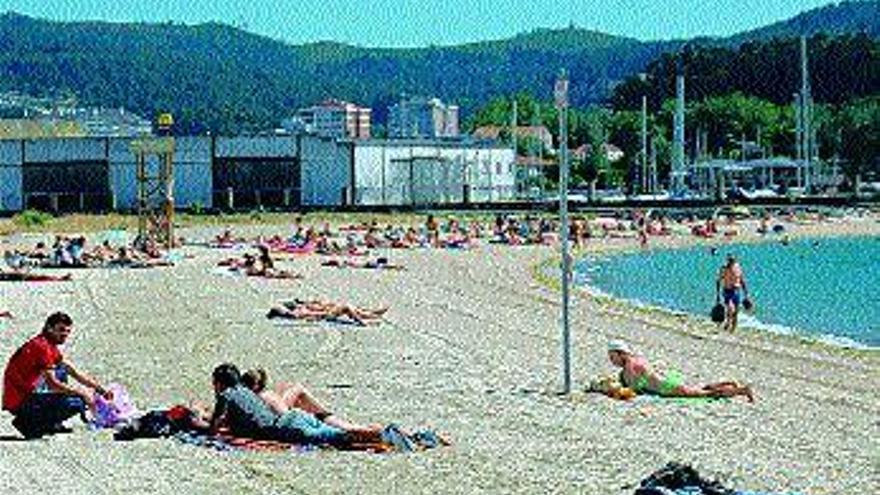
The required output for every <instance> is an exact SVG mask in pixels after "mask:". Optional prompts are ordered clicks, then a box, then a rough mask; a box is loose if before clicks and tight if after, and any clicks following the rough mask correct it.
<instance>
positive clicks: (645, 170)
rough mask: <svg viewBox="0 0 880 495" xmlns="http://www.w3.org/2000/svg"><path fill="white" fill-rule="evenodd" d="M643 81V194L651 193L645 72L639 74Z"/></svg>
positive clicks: (646, 78)
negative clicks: (649, 186)
mask: <svg viewBox="0 0 880 495" xmlns="http://www.w3.org/2000/svg"><path fill="white" fill-rule="evenodd" d="M639 78H640V79H641V80H642V135H641V138H642V139H641V140H642V153H641V159H642V164H641V165H642V174H641V175H642V193H645V192H649V189H648V95H647V93H646V92H645V86H646V81H647V80H648V75H647V74H645V73H644V72H643V73H641V74H639Z"/></svg>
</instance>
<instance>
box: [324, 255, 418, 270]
mask: <svg viewBox="0 0 880 495" xmlns="http://www.w3.org/2000/svg"><path fill="white" fill-rule="evenodd" d="M321 266H334V267H337V268H367V269H371V270H406V267H404V266H403V265H395V264H393V263H389V262H388V258H383V257H380V258H376V259H375V260H365V261H354V260H338V259H330V260H326V261H324V262H322V263H321Z"/></svg>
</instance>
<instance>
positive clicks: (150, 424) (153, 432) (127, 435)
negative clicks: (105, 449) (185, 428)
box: [113, 411, 179, 440]
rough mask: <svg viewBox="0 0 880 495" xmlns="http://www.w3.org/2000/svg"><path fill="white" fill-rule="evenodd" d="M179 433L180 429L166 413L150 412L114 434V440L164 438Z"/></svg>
mask: <svg viewBox="0 0 880 495" xmlns="http://www.w3.org/2000/svg"><path fill="white" fill-rule="evenodd" d="M177 431H179V428H177V427H176V425H175V424H174V423H173V422H172V421H171V420H170V419H169V418H168V414H167V412H166V411H150V412H148V413H147V414H144V415H143V416H141V417H139V418H136V419H133V420H132V421H131V422H130V423H128V424H127V425H125V426H123V427H122V428H121V429H119V430H118V431H117V432H116V433H114V434H113V439H114V440H134V439H136V438H162V437H170V436H171V435H173V434H175V433H177Z"/></svg>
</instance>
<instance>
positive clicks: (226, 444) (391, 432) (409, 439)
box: [172, 424, 446, 454]
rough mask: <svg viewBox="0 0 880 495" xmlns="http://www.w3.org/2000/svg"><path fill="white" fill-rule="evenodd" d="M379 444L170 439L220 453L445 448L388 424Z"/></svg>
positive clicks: (434, 438) (194, 434) (428, 436)
mask: <svg viewBox="0 0 880 495" xmlns="http://www.w3.org/2000/svg"><path fill="white" fill-rule="evenodd" d="M381 435H382V441H383V444H381V445H380V444H375V445H374V444H368V445H358V444H354V445H350V446H342V447H335V446H331V445H313V444H294V443H287V442H279V441H276V440H258V439H253V438H245V437H236V436H232V435H229V434H228V433H220V434H217V435H210V434H208V433H205V432H199V431H186V430H184V431H179V432H177V433H175V434H174V435H172V436H173V438H174V439H175V440H177V441H179V442H181V443H184V444H187V445H192V446H195V447H206V448H210V449H214V450H218V451H221V452H240V451H262V452H289V453H294V454H305V453H309V452H315V451H318V450H365V451H368V452H372V453H374V454H386V453H394V452H399V453H412V452H419V451H423V450H428V449H434V448H438V447H442V446H445V445H446V442H445V441H444V440H443V439H442V438H441V437H440V436H439V435H438V434H437V433H435V432H434V431H432V430H420V431H417V432H416V433H413V434H410V435H406V434H404V433H403V431H402V430H401V429H400V427H399V426H397V425H395V424H389V425H388V426H386V427H385V428H384V429H383V430H382V433H381Z"/></svg>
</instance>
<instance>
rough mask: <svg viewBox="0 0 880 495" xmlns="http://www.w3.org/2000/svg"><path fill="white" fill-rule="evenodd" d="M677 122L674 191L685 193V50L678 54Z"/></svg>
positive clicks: (674, 147)
mask: <svg viewBox="0 0 880 495" xmlns="http://www.w3.org/2000/svg"><path fill="white" fill-rule="evenodd" d="M674 120H675V122H674V131H673V134H674V136H673V138H674V142H673V144H672V192H673V194H682V193H684V189H685V184H684V179H685V175H686V174H687V171H686V169H685V168H686V165H685V157H684V51H682V52H681V53H679V54H678V64H677V70H676V77H675V119H674Z"/></svg>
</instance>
